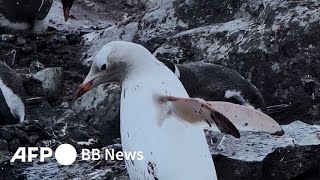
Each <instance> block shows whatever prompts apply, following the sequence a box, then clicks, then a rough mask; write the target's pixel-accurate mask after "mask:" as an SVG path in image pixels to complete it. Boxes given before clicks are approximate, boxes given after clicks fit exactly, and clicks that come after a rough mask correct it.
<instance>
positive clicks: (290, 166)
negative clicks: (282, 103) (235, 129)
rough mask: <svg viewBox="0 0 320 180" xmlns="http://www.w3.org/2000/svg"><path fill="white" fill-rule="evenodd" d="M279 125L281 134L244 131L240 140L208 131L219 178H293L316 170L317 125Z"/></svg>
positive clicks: (319, 133)
mask: <svg viewBox="0 0 320 180" xmlns="http://www.w3.org/2000/svg"><path fill="white" fill-rule="evenodd" d="M282 127H283V130H284V131H285V134H284V135H283V136H271V135H268V134H259V133H250V132H243V133H241V135H242V137H241V138H240V139H236V138H233V137H230V136H225V137H222V135H221V134H217V133H214V132H207V140H208V143H209V146H210V150H211V153H212V155H213V158H214V161H215V164H216V167H217V172H218V178H219V179H242V178H248V179H261V180H262V179H292V178H296V177H300V176H304V175H303V173H306V172H308V171H315V172H317V171H318V172H319V169H316V170H314V167H319V165H320V164H319V161H318V159H319V151H320V138H319V137H320V126H317V125H308V124H305V123H303V122H301V121H295V122H293V123H291V124H289V125H284V126H282ZM217 138H218V139H222V141H221V142H220V141H216V139H217ZM225 167H228V168H225ZM314 177H318V176H314Z"/></svg>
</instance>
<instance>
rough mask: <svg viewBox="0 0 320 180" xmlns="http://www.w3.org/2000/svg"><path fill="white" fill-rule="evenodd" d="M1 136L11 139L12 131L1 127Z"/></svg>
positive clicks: (7, 139)
mask: <svg viewBox="0 0 320 180" xmlns="http://www.w3.org/2000/svg"><path fill="white" fill-rule="evenodd" d="M1 137H2V138H3V139H4V140H6V141H11V140H12V139H13V136H12V133H11V132H10V131H9V130H8V129H6V128H2V129H1Z"/></svg>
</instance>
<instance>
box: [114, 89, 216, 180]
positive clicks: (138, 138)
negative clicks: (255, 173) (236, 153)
mask: <svg viewBox="0 0 320 180" xmlns="http://www.w3.org/2000/svg"><path fill="white" fill-rule="evenodd" d="M148 86H149V87H150V86H152V85H150V84H148ZM182 90H183V91H180V88H179V87H178V88H173V91H175V93H174V92H173V91H171V93H170V91H167V90H166V89H165V88H156V89H155V91H150V89H145V88H144V87H143V86H136V87H135V86H127V87H126V86H123V90H122V95H121V111H120V118H121V140H122V146H123V151H128V152H130V151H131V152H137V151H142V152H143V160H137V159H136V160H133V161H130V160H129V161H126V166H127V170H128V173H129V176H130V179H131V180H153V179H157V180H180V179H184V180H196V179H204V180H216V179H217V178H216V173H215V168H214V164H213V161H212V157H211V154H210V151H209V148H208V145H207V142H206V138H205V135H204V132H203V130H202V129H200V128H195V127H192V126H190V125H188V124H187V123H185V122H182V121H181V120H179V119H176V117H175V116H169V117H168V118H166V119H164V121H163V123H162V125H160V124H161V123H159V121H160V118H159V108H158V107H157V106H156V104H155V102H154V100H153V98H152V97H153V95H154V94H158V93H159V94H161V95H174V96H180V97H188V95H187V93H186V92H185V90H184V89H182Z"/></svg>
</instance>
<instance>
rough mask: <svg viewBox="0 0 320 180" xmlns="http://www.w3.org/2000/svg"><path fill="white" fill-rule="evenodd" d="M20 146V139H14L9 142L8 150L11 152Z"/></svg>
mask: <svg viewBox="0 0 320 180" xmlns="http://www.w3.org/2000/svg"><path fill="white" fill-rule="evenodd" d="M19 147H20V140H19V139H14V140H13V141H11V143H10V150H11V152H16V150H17V149H18V148H19Z"/></svg>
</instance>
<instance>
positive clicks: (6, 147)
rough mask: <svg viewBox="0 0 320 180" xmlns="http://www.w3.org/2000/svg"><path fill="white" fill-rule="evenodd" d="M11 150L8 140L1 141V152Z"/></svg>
mask: <svg viewBox="0 0 320 180" xmlns="http://www.w3.org/2000/svg"><path fill="white" fill-rule="evenodd" d="M8 149H9V145H8V143H7V141H6V140H3V139H0V151H7V150H8Z"/></svg>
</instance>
